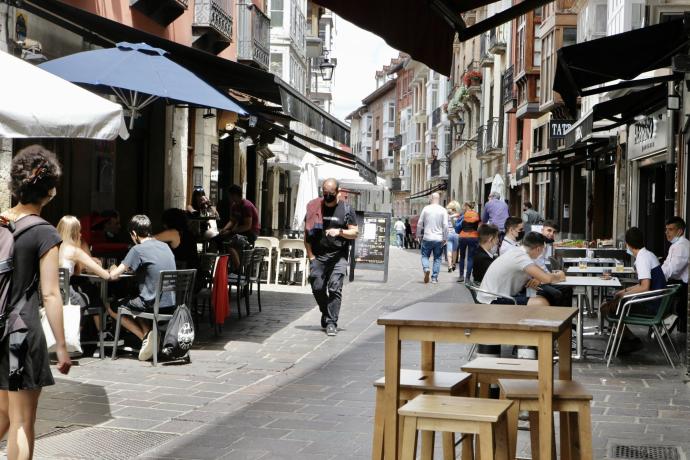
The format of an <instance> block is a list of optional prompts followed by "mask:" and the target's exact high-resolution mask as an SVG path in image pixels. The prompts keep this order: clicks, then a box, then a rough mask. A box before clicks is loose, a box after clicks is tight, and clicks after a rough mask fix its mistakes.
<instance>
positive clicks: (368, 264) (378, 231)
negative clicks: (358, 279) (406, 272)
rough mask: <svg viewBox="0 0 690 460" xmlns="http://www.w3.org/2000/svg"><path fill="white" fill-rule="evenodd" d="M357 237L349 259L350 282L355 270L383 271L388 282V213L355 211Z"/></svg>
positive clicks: (389, 215)
mask: <svg viewBox="0 0 690 460" xmlns="http://www.w3.org/2000/svg"><path fill="white" fill-rule="evenodd" d="M356 214H357V226H358V227H359V235H358V236H357V239H356V240H355V244H354V245H353V248H352V254H351V257H350V281H352V280H353V279H354V271H355V268H360V269H364V270H380V271H383V272H384V274H383V282H384V283H385V282H387V281H388V249H389V247H390V224H391V214H390V213H388V212H363V211H357V213H356Z"/></svg>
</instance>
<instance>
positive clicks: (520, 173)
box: [515, 163, 529, 182]
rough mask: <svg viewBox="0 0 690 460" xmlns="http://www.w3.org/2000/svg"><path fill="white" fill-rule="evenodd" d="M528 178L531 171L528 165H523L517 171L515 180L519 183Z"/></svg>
mask: <svg viewBox="0 0 690 460" xmlns="http://www.w3.org/2000/svg"><path fill="white" fill-rule="evenodd" d="M527 176H529V169H528V168H527V163H523V164H522V165H520V166H518V167H517V169H516V170H515V179H516V180H517V181H518V182H519V181H521V180H522V179H524V178H525V177H527Z"/></svg>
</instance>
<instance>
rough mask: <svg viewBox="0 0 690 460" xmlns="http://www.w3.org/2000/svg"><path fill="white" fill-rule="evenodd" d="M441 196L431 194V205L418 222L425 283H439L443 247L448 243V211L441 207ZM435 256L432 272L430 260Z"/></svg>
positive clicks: (418, 236) (418, 237) (423, 210)
mask: <svg viewBox="0 0 690 460" xmlns="http://www.w3.org/2000/svg"><path fill="white" fill-rule="evenodd" d="M440 201H441V196H440V195H439V194H438V193H436V192H434V193H432V194H431V203H430V204H428V205H426V206H425V207H424V209H422V213H421V214H420V215H419V222H417V239H418V240H419V241H420V242H421V246H422V270H423V271H424V283H428V282H429V278H430V277H431V282H432V283H438V272H439V271H440V270H441V257H443V246H444V245H445V244H446V241H448V211H446V208H444V207H443V206H441V205H439V202H440ZM432 254H433V256H434V264H433V267H432V269H431V271H430V269H429V258H430V257H431V255H432Z"/></svg>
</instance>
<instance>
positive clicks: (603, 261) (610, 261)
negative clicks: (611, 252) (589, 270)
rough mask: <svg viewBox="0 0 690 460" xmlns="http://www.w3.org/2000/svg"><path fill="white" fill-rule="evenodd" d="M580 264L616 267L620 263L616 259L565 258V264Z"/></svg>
mask: <svg viewBox="0 0 690 460" xmlns="http://www.w3.org/2000/svg"><path fill="white" fill-rule="evenodd" d="M580 262H586V263H587V264H593V265H616V263H617V262H618V261H617V260H616V259H613V258H611V257H564V258H563V263H564V264H579V263H580Z"/></svg>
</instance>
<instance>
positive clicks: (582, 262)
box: [577, 259, 587, 270]
mask: <svg viewBox="0 0 690 460" xmlns="http://www.w3.org/2000/svg"><path fill="white" fill-rule="evenodd" d="M577 266H578V268H579V269H580V270H587V261H586V260H585V259H580V261H579V262H578V264H577Z"/></svg>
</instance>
